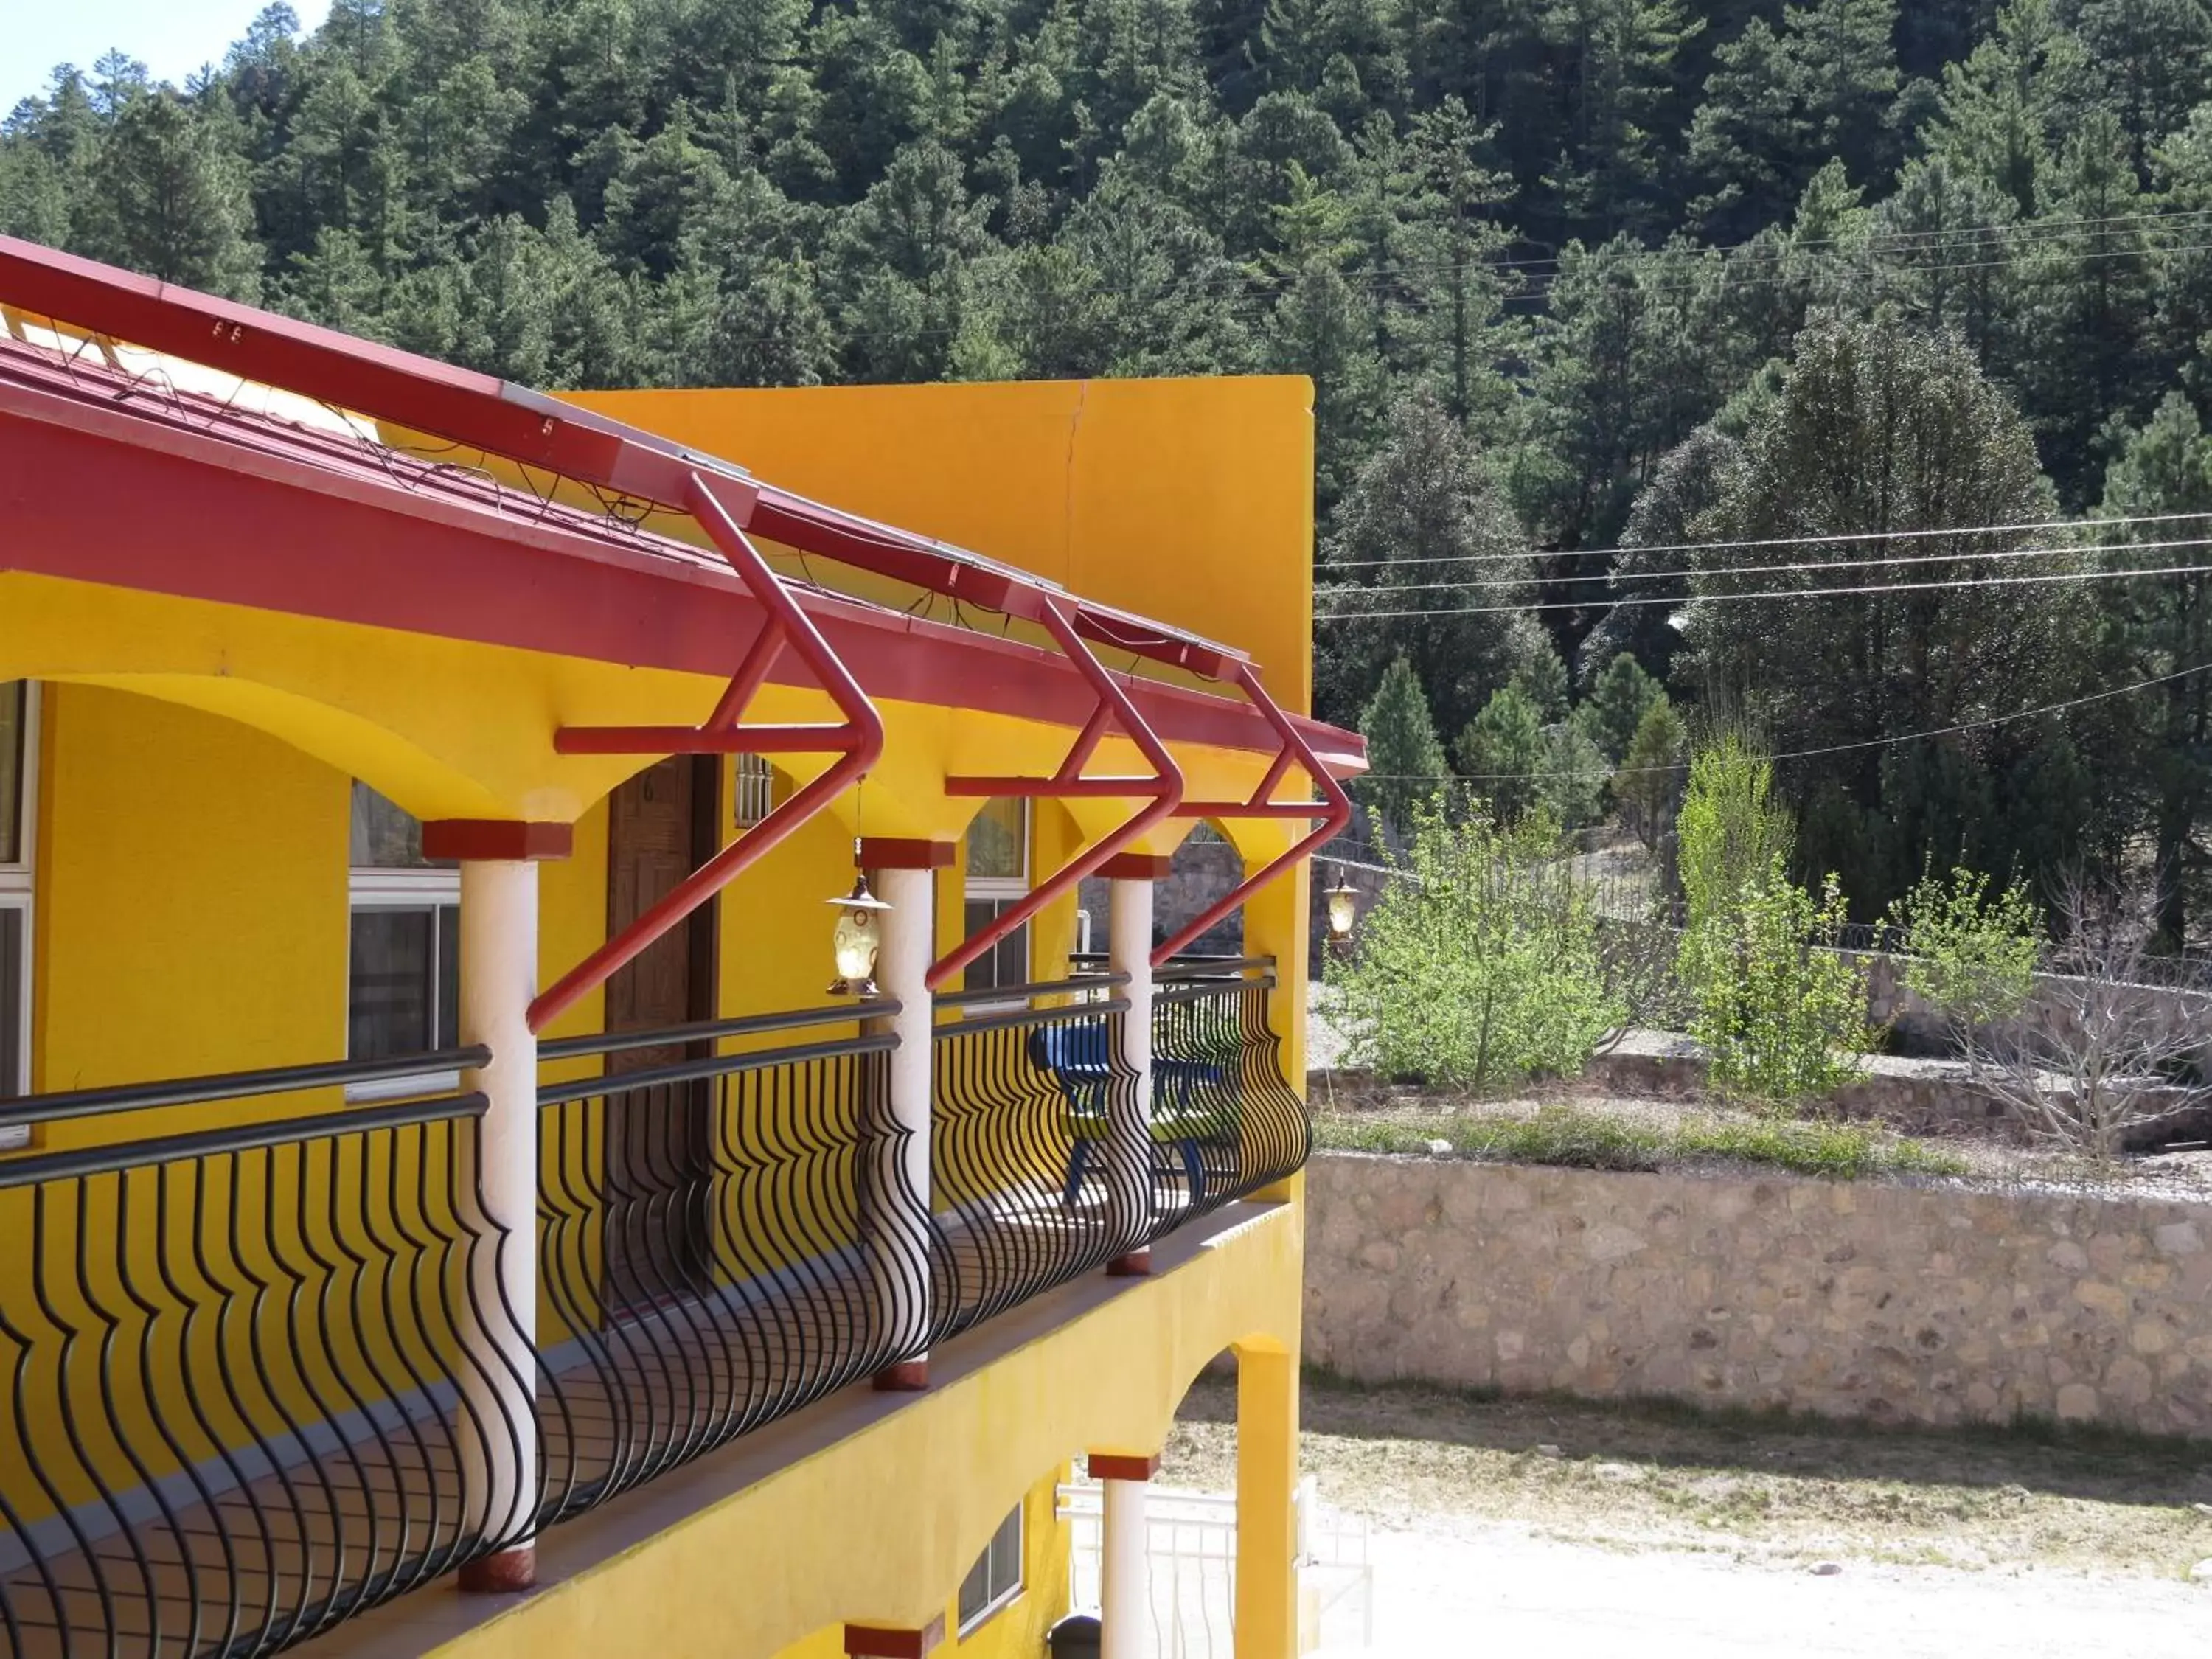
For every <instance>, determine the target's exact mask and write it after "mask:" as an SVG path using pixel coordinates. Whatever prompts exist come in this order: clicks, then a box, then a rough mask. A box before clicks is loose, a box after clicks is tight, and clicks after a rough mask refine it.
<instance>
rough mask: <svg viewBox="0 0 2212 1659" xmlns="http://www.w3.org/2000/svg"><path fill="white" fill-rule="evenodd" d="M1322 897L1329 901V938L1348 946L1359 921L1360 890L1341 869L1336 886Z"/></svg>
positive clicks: (1337, 873) (1337, 874)
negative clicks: (1354, 925) (1354, 927)
mask: <svg viewBox="0 0 2212 1659" xmlns="http://www.w3.org/2000/svg"><path fill="white" fill-rule="evenodd" d="M1322 897H1323V898H1326V899H1327V900H1328V936H1329V938H1330V939H1332V940H1334V942H1335V943H1336V944H1338V945H1343V944H1346V942H1348V941H1349V940H1350V939H1351V938H1352V923H1353V922H1355V921H1358V920H1359V890H1358V888H1356V887H1354V886H1353V885H1352V883H1351V881H1350V879H1349V878H1346V875H1345V872H1343V871H1342V870H1339V871H1338V872H1336V885H1335V886H1334V887H1332V888H1330V889H1329V890H1328V891H1327V892H1325V893H1323V894H1322Z"/></svg>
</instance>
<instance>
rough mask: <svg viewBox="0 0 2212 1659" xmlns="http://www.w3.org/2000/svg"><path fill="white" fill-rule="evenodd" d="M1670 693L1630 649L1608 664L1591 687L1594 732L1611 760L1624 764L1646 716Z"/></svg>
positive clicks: (1590, 705) (1599, 744)
mask: <svg viewBox="0 0 2212 1659" xmlns="http://www.w3.org/2000/svg"><path fill="white" fill-rule="evenodd" d="M1666 695H1667V694H1666V693H1665V692H1664V691H1662V690H1660V689H1659V683H1658V682H1657V681H1656V680H1655V679H1653V678H1651V677H1650V675H1649V674H1647V673H1645V672H1644V670H1643V669H1642V667H1640V666H1639V665H1638V663H1637V660H1636V659H1635V658H1634V657H1633V656H1632V655H1631V654H1630V653H1628V652H1626V651H1623V652H1621V653H1620V654H1619V655H1618V656H1616V657H1614V658H1613V660H1612V661H1611V662H1609V663H1607V665H1606V666H1605V669H1604V671H1603V672H1601V673H1600V674H1599V675H1598V677H1597V678H1596V680H1595V682H1593V683H1592V684H1591V686H1590V693H1589V707H1590V708H1591V709H1592V710H1593V711H1594V712H1595V720H1596V732H1595V733H1594V735H1595V737H1596V738H1597V739H1598V746H1599V747H1600V748H1601V749H1602V750H1604V751H1605V756H1606V758H1607V760H1608V761H1610V762H1612V763H1614V764H1616V765H1617V764H1619V763H1620V758H1621V757H1622V756H1624V755H1626V753H1627V752H1628V748H1629V745H1630V744H1632V743H1633V742H1634V741H1635V740H1636V734H1637V732H1638V730H1639V729H1640V728H1641V727H1642V726H1643V724H1644V716H1645V715H1646V714H1649V713H1650V711H1651V708H1652V705H1653V704H1655V703H1656V702H1660V701H1662V699H1663V698H1664V697H1665V696H1666Z"/></svg>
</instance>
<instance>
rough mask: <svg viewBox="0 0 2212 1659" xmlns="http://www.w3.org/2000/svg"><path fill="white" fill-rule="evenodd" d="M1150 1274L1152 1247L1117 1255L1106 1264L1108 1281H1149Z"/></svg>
mask: <svg viewBox="0 0 2212 1659" xmlns="http://www.w3.org/2000/svg"><path fill="white" fill-rule="evenodd" d="M1106 1277H1107V1278H1109V1279H1149V1278H1151V1277H1152V1246H1150V1245H1149V1244H1148V1245H1146V1247H1145V1248H1144V1249H1141V1250H1132V1251H1130V1252H1129V1253H1128V1255H1117V1256H1115V1258H1114V1259H1113V1260H1112V1261H1109V1262H1108V1263H1107V1264H1106Z"/></svg>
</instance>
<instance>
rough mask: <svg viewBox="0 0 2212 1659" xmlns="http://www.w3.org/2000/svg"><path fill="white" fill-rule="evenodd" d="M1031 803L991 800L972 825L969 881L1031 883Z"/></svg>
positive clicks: (970, 831)
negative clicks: (1029, 809) (1029, 804)
mask: <svg viewBox="0 0 2212 1659" xmlns="http://www.w3.org/2000/svg"><path fill="white" fill-rule="evenodd" d="M1027 806H1028V803H1027V802H1025V801H1020V800H1005V799H1000V800H988V801H986V802H984V803H983V810H982V811H980V812H978V813H977V814H976V815H975V818H974V819H973V821H971V822H970V823H969V825H968V879H969V881H971V882H976V881H1015V882H1027V881H1028V880H1029V877H1030V846H1029V841H1030V837H1029V827H1030V826H1029V812H1028V811H1027V810H1026V809H1027Z"/></svg>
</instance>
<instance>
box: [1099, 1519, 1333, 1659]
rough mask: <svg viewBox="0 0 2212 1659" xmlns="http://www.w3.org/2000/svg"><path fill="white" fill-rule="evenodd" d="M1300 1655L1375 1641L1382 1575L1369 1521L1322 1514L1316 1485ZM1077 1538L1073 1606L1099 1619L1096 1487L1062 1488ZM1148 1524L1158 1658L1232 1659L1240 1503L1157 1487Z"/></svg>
mask: <svg viewBox="0 0 2212 1659" xmlns="http://www.w3.org/2000/svg"><path fill="white" fill-rule="evenodd" d="M1059 1514H1060V1518H1061V1519H1062V1520H1064V1521H1066V1522H1067V1523H1068V1527H1069V1530H1070V1532H1071V1534H1073V1536H1072V1539H1071V1542H1072V1544H1073V1551H1072V1554H1071V1557H1070V1561H1069V1566H1068V1605H1069V1607H1070V1609H1071V1610H1072V1611H1073V1612H1076V1613H1094V1614H1095V1613H1097V1611H1098V1605H1099V1584H1098V1557H1099V1543H1100V1538H1099V1533H1100V1528H1101V1526H1102V1525H1103V1493H1102V1492H1101V1490H1100V1488H1099V1486H1098V1484H1097V1482H1096V1481H1091V1480H1079V1481H1074V1482H1071V1483H1069V1484H1067V1485H1065V1486H1061V1487H1060V1502H1059ZM1145 1521H1146V1529H1147V1531H1148V1532H1149V1533H1150V1534H1151V1536H1150V1538H1149V1539H1148V1540H1147V1541H1146V1542H1147V1553H1148V1554H1149V1556H1150V1558H1151V1559H1150V1566H1151V1573H1150V1577H1151V1580H1152V1654H1153V1659H1231V1655H1232V1653H1233V1651H1234V1648H1235V1634H1236V1616H1237V1500H1236V1499H1235V1498H1231V1497H1228V1496H1225V1495H1224V1494H1221V1493H1218V1492H1179V1491H1176V1490H1175V1489H1173V1488H1171V1487H1164V1486H1154V1487H1152V1489H1151V1491H1150V1492H1148V1493H1147V1494H1146V1502H1145ZM1297 1530H1298V1563H1297V1566H1298V1589H1299V1605H1300V1624H1301V1629H1300V1632H1299V1637H1300V1640H1299V1650H1300V1651H1301V1652H1306V1653H1311V1652H1314V1651H1316V1650H1327V1651H1328V1652H1330V1653H1352V1652H1358V1651H1359V1650H1363V1649H1364V1648H1366V1647H1367V1646H1368V1645H1369V1644H1370V1642H1371V1640H1372V1639H1373V1635H1374V1622H1375V1607H1374V1570H1373V1568H1372V1567H1371V1566H1370V1565H1369V1563H1368V1559H1367V1523H1366V1522H1364V1521H1361V1520H1358V1518H1356V1517H1353V1516H1343V1515H1339V1514H1336V1513H1334V1511H1330V1510H1324V1509H1322V1506H1321V1504H1320V1502H1319V1500H1318V1498H1316V1495H1315V1487H1314V1483H1313V1480H1312V1478H1311V1477H1310V1476H1309V1477H1308V1478H1307V1479H1306V1480H1304V1481H1303V1482H1301V1483H1300V1485H1299V1486H1298V1490H1297Z"/></svg>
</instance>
